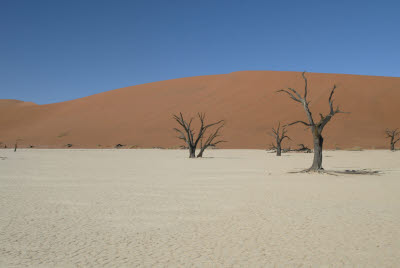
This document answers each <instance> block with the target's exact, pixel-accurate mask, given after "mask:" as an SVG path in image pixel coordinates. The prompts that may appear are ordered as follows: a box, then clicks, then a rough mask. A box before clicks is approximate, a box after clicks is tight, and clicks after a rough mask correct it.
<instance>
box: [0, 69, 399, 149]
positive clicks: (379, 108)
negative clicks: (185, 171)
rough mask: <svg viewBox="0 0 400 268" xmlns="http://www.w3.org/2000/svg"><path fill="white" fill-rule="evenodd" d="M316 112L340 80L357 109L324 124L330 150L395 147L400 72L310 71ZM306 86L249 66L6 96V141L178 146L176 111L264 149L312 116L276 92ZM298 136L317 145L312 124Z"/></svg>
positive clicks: (234, 144)
mask: <svg viewBox="0 0 400 268" xmlns="http://www.w3.org/2000/svg"><path fill="white" fill-rule="evenodd" d="M307 77H308V81H309V94H308V97H309V99H310V100H311V105H310V107H311V110H312V112H313V115H314V118H315V119H318V118H319V113H320V112H322V113H323V114H326V113H327V112H328V109H329V107H328V95H329V93H330V90H331V88H332V86H333V84H334V83H335V84H336V85H337V86H338V88H337V90H336V93H335V104H339V105H340V107H341V109H342V110H344V111H348V112H350V114H338V115H336V116H334V118H333V119H332V120H331V122H330V123H329V124H328V125H327V127H326V128H325V129H324V132H323V134H324V137H325V148H335V147H339V148H342V149H348V148H352V147H356V146H359V147H362V148H377V149H378V148H387V147H388V140H387V139H386V138H385V134H384V130H385V129H386V128H396V127H400V106H399V101H400V78H395V77H377V76H360V75H344V74H320V73H308V75H307ZM285 87H293V88H296V89H298V90H299V91H300V92H303V89H304V81H303V79H302V77H301V73H300V72H276V71H243V72H235V73H230V74H222V75H209V76H199V77H189V78H181V79H173V80H167V81H161V82H155V83H149V84H144V85H138V86H132V87H126V88H121V89H116V90H111V91H108V92H104V93H100V94H96V95H92V96H89V97H85V98H81V99H76V100H73V101H67V102H62V103H54V104H47V105H36V104H34V103H28V102H21V101H16V100H0V125H1V131H0V142H3V143H4V144H7V145H8V146H9V147H10V146H13V144H14V143H15V141H16V140H17V139H21V141H20V142H19V144H20V146H21V147H26V146H29V145H33V146H35V147H37V148H65V145H66V144H73V148H110V147H114V146H115V145H116V144H118V143H120V144H126V145H127V146H126V148H130V147H132V146H138V147H142V148H151V147H178V146H179V145H182V141H181V140H178V139H177V138H176V137H175V136H176V134H175V133H174V131H173V130H172V128H173V127H176V123H175V121H173V119H172V114H173V113H179V112H182V113H183V114H184V115H186V116H187V117H189V116H195V115H196V113H197V112H206V114H207V116H208V119H209V120H210V121H213V120H217V119H226V121H227V123H226V127H225V129H224V131H223V136H224V139H225V140H227V141H228V142H227V143H223V144H221V146H220V147H221V148H259V149H264V148H267V147H268V144H269V143H270V142H271V141H272V137H270V136H269V135H268V133H269V132H270V129H271V127H272V126H274V125H276V124H278V121H281V122H282V123H290V122H292V121H295V120H306V117H305V113H304V111H303V109H302V107H301V105H300V104H299V103H297V102H294V101H293V100H291V99H290V98H289V97H288V96H287V95H285V94H282V93H281V94H278V93H276V90H278V89H281V88H285ZM288 134H289V136H290V137H291V138H292V141H291V142H287V143H286V144H285V145H284V146H285V147H286V146H289V145H290V146H292V148H293V147H296V145H297V144H299V143H304V144H308V145H310V146H311V145H312V139H311V135H310V133H309V130H308V129H305V127H304V126H302V125H296V126H291V127H290V128H289V133H288Z"/></svg>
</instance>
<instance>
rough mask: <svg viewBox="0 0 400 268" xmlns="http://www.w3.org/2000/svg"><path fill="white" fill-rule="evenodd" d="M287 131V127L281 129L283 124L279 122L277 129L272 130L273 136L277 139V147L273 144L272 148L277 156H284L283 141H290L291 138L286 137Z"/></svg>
mask: <svg viewBox="0 0 400 268" xmlns="http://www.w3.org/2000/svg"><path fill="white" fill-rule="evenodd" d="M286 133H287V130H286V127H285V126H284V127H282V129H281V122H279V124H278V127H277V128H272V132H271V136H272V137H274V138H275V142H276V145H275V144H274V143H273V142H272V144H271V145H272V146H271V148H273V149H275V150H276V156H281V154H282V146H281V144H282V141H283V140H284V139H285V138H287V139H289V140H290V138H289V137H288V136H287V135H286Z"/></svg>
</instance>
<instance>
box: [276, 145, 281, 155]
mask: <svg viewBox="0 0 400 268" xmlns="http://www.w3.org/2000/svg"><path fill="white" fill-rule="evenodd" d="M281 155H282V148H281V144H280V143H278V144H277V145H276V156H281Z"/></svg>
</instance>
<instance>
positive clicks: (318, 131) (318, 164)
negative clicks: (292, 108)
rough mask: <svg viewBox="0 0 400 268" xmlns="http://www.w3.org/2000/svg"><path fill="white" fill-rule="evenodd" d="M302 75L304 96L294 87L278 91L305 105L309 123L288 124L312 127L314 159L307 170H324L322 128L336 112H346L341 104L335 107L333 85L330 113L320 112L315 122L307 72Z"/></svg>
mask: <svg viewBox="0 0 400 268" xmlns="http://www.w3.org/2000/svg"><path fill="white" fill-rule="evenodd" d="M302 76H303V79H304V83H305V86H304V95H303V97H302V96H301V95H300V94H299V93H298V92H297V91H296V90H295V89H293V88H287V89H281V90H278V91H277V92H284V93H286V94H288V95H289V97H290V98H291V99H293V100H294V101H296V102H299V103H300V104H301V105H302V106H303V108H304V111H305V112H306V115H307V120H308V123H307V122H304V121H295V122H293V123H290V124H288V125H287V126H291V125H294V124H298V123H300V124H303V125H305V126H307V127H309V128H310V129H311V133H312V136H313V141H314V160H313V163H312V166H311V167H310V168H309V169H307V170H306V171H309V172H312V171H313V172H315V171H317V172H318V171H323V168H322V147H323V143H324V139H323V137H322V130H323V129H324V127H325V126H326V124H328V122H329V121H330V120H331V119H332V117H333V116H334V115H335V114H338V113H344V112H342V111H340V109H339V106H337V107H336V109H334V108H333V100H332V97H333V94H334V93H335V89H336V85H333V88H332V90H331V94H330V95H329V109H330V111H329V114H327V115H325V116H324V115H322V113H320V117H321V119H320V120H319V122H317V123H315V121H314V119H313V117H312V113H311V111H310V108H309V106H308V105H309V104H310V102H309V101H308V100H307V90H308V89H307V78H306V76H305V72H303V74H302Z"/></svg>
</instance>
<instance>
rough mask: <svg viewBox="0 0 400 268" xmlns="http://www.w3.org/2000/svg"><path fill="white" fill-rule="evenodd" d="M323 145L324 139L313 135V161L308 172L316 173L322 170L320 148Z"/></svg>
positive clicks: (318, 135)
mask: <svg viewBox="0 0 400 268" xmlns="http://www.w3.org/2000/svg"><path fill="white" fill-rule="evenodd" d="M323 144H324V138H322V136H321V134H314V160H313V163H312V166H311V167H310V169H309V170H313V171H318V170H323V168H322V147H323Z"/></svg>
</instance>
